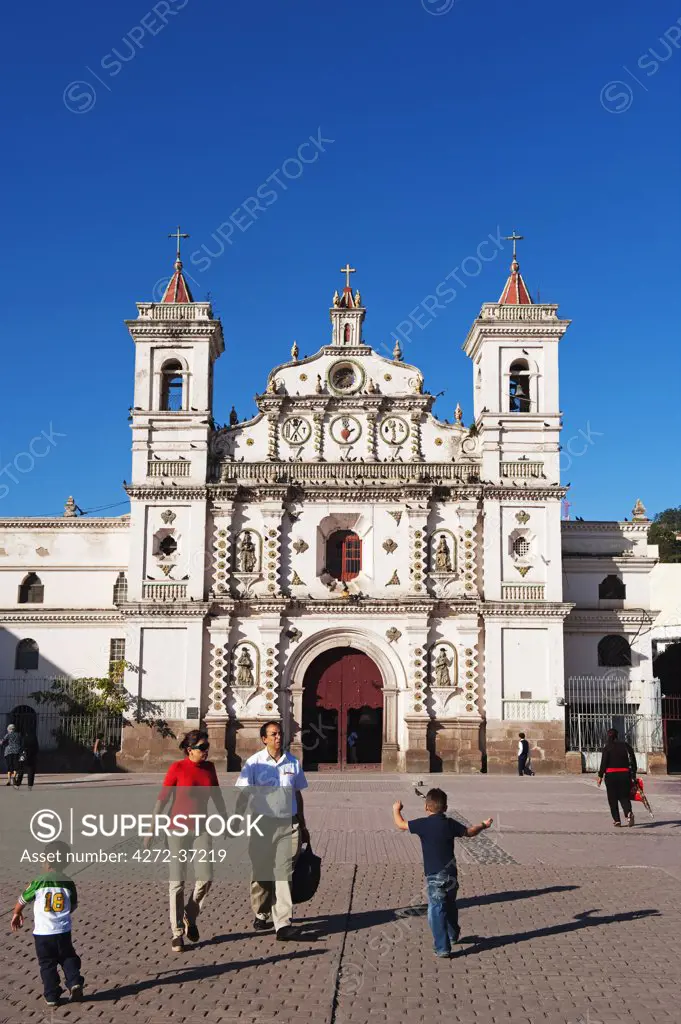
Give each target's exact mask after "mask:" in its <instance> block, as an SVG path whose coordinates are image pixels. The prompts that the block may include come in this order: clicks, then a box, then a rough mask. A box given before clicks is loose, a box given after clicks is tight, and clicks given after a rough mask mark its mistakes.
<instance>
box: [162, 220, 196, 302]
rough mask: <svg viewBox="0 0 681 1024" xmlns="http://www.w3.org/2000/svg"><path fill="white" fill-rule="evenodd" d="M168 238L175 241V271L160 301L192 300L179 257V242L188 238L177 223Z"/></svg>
mask: <svg viewBox="0 0 681 1024" xmlns="http://www.w3.org/2000/svg"><path fill="white" fill-rule="evenodd" d="M168 238H174V239H175V240H176V242H177V255H176V257H175V273H174V274H173V276H172V277H171V278H170V280H169V281H168V286H167V288H166V290H165V293H164V295H163V298H162V299H161V302H193V301H194V299H193V298H192V293H191V292H190V290H189V285H188V284H187V282H186V281H185V277H184V274H183V273H182V260H181V259H180V242H181V240H182V239H183V238H189V235H188V234H187V233H186V232H183V231H182V230H181V229H180V225H179V224H178V225H177V231H173V232H171V234H169V235H168Z"/></svg>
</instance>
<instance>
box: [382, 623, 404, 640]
mask: <svg viewBox="0 0 681 1024" xmlns="http://www.w3.org/2000/svg"><path fill="white" fill-rule="evenodd" d="M385 636H386V640H387V641H388V643H391V644H392V643H394V642H395V640H399V639H400V637H401V636H402V634H401V633H400V631H399V629H397V628H396V627H395V626H391V627H390V629H386V631H385Z"/></svg>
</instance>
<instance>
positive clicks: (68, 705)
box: [30, 661, 175, 750]
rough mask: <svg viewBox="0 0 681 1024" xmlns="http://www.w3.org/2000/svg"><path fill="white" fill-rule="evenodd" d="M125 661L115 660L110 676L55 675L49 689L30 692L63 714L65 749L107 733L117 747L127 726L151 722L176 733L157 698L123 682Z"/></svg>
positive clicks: (85, 745) (60, 735)
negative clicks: (151, 698)
mask: <svg viewBox="0 0 681 1024" xmlns="http://www.w3.org/2000/svg"><path fill="white" fill-rule="evenodd" d="M134 667H135V666H134V665H130V664H128V663H127V662H125V661H117V662H114V663H113V665H112V666H111V670H110V672H109V675H108V676H87V677H85V678H81V679H54V680H53V681H52V683H51V685H50V687H49V689H47V690H37V691H36V692H34V693H32V694H31V695H30V696H31V697H32V698H33V700H34V701H35V702H36V704H46V705H48V706H51V707H53V708H54V710H55V711H56V712H57V713H58V714H59V725H58V726H57V728H56V729H55V730H54V735H55V736H56V738H57V743H58V745H59V746H60V747H61V748H62V749H64V748H68V749H71V750H75V749H81V750H82V749H92V745H93V744H94V741H95V738H96V737H97V736H98V735H99V734H100V733H102V734H104V737H105V740H106V742H107V744H108V745H109V746H110V747H114V746H115V747H117V746H118V745H119V741H120V733H121V730H122V729H123V728H125V726H128V725H131V724H133V723H135V724H141V725H148V726H149V728H150V729H154V730H155V731H156V732H159V733H160V734H161V736H170V737H173V736H174V735H175V734H174V732H173V731H172V730H171V728H170V726H169V725H168V723H167V722H166V721H165V719H164V718H162V717H161V708H160V707H159V705H158V704H154V703H153V701H148V700H144V699H143V698H141V697H135V696H134V695H133V694H132V693H130V692H129V691H128V690H126V688H125V686H124V685H123V677H124V673H125V669H126V668H131V669H134Z"/></svg>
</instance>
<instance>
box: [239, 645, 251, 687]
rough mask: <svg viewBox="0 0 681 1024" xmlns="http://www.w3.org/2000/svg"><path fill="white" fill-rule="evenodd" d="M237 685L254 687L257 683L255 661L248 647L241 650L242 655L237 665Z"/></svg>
mask: <svg viewBox="0 0 681 1024" xmlns="http://www.w3.org/2000/svg"><path fill="white" fill-rule="evenodd" d="M236 665H237V668H236V685H237V686H254V685H255V681H254V679H253V659H252V658H251V656H250V654H249V653H248V647H242V648H241V654H240V655H239V660H238V661H237V663H236Z"/></svg>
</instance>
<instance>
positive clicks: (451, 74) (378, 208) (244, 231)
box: [0, 0, 681, 519]
mask: <svg viewBox="0 0 681 1024" xmlns="http://www.w3.org/2000/svg"><path fill="white" fill-rule="evenodd" d="M154 6H155V8H156V10H154ZM680 18H681V4H679V3H678V2H674V3H672V2H667V0H656V3H655V4H654V5H642V4H640V3H638V2H636V3H634V2H631V0H627V2H624V3H622V2H619V3H615V2H613V0H600V2H599V3H598V4H597V5H596V6H594V4H593V3H589V4H587V3H586V2H583V0H576V2H574V3H571V4H569V5H565V4H560V5H558V4H547V3H546V2H545V0H544V2H540V0H519V2H518V3H515V4H508V3H506V2H501V0H457V2H455V3H452V2H451V0H393V2H391V3H386V2H383V3H378V2H374V0H345V2H343V3H332V2H328V3H320V2H319V0H293V2H289V3H282V2H281V0H260V2H258V3H253V2H251V3H245V2H242V3H221V2H219V0H162V2H161V3H158V2H156V4H155V5H153V4H150V3H148V2H147V0H144V2H142V0H137V2H135V0H118V2H117V3H116V4H96V5H93V4H92V3H91V0H89V2H86V0H73V2H71V3H69V4H51V3H49V4H48V3H46V2H45V0H42V2H41V3H39V4H38V5H37V6H35V5H28V6H26V5H24V6H23V7H22V6H20V5H16V4H15V5H12V6H11V7H10V8H8V10H7V13H6V15H5V38H6V41H7V42H6V47H5V54H4V62H3V63H4V66H3V68H2V75H3V77H4V78H5V79H6V81H5V83H4V91H5V95H6V96H9V95H13V96H14V100H13V101H12V102H11V104H9V103H8V104H7V105H6V106H5V122H6V128H5V139H6V140H7V139H9V140H11V141H10V143H9V145H7V146H6V147H5V154H4V167H3V170H4V178H5V196H6V198H7V199H8V202H7V203H6V204H5V209H4V212H3V247H4V249H5V265H6V269H5V273H4V277H3V284H4V290H5V301H4V302H3V303H2V313H1V316H2V329H3V331H2V333H3V337H4V346H5V352H6V358H5V361H4V387H3V416H2V429H1V432H0V466H1V467H2V475H1V476H0V515H2V516H10V515H16V514H27V515H43V514H59V513H60V512H61V511H62V508H63V503H64V500H65V499H66V497H67V496H68V495H69V494H73V495H74V496H75V498H76V501H77V502H78V504H79V505H80V507H81V508H83V509H86V510H87V509H93V508H98V507H101V506H105V505H113V504H114V503H117V502H123V501H124V500H125V494H124V492H123V491H122V488H121V484H122V481H123V479H125V478H128V477H129V476H130V470H129V466H130V454H129V445H130V431H129V425H128V422H127V412H128V407H129V406H130V404H131V401H132V382H133V376H132V375H133V345H132V342H131V340H130V338H129V336H128V334H127V331H126V329H125V327H124V325H123V323H122V321H123V319H125V318H131V317H134V316H135V315H136V311H135V302H136V301H142V300H149V299H151V298H152V297H154V295H153V292H154V287H155V286H156V285H157V282H158V281H159V279H161V278H163V277H164V275H165V276H167V274H168V273H169V271H170V270H171V268H172V260H173V248H172V243H171V242H169V241H168V240H167V238H166V236H167V234H168V232H169V231H171V230H172V229H173V228H174V226H175V225H176V224H177V223H180V224H181V225H182V227H183V229H184V230H187V231H189V232H190V233H191V238H190V240H189V242H188V243H187V247H186V250H185V260H186V267H187V270H188V271H189V273H190V274H191V276H192V279H193V281H192V287H193V290H194V294H195V298H204V297H205V295H206V293H207V292H210V293H211V296H212V298H213V302H214V307H215V309H216V311H217V312H218V313H219V315H220V316H221V317H222V320H223V324H224V330H225V339H226V346H227V347H226V351H225V354H224V355H223V357H222V358H221V359H220V361H219V363H218V366H217V368H216V408H215V415H216V419H217V420H218V421H224V420H226V418H227V415H228V412H229V409H230V407H231V405H232V404H233V403H234V404H235V405H236V408H237V410H238V412H239V414H240V416H242V417H243V416H246V415H247V414H250V413H251V412H252V411H253V408H254V405H253V400H252V395H253V393H254V392H255V391H261V390H263V389H264V386H265V381H266V377H267V373H268V371H269V369H270V368H271V367H272V366H273V365H275V364H276V363H279V362H283V361H285V360H286V359H287V358H288V353H289V350H290V347H291V343H292V341H293V340H294V339H297V341H298V344H299V346H300V350H301V353H302V354H310V353H312V352H313V351H316V350H317V349H318V348H319V347H320V346H321V345H322V344H325V343H326V341H327V339H328V336H329V323H328V307H329V304H330V299H331V296H332V293H333V290H334V289H335V288H336V287H338V286H339V285H340V284H341V281H342V278H341V275H340V274H339V273H338V268H339V267H340V266H341V265H343V264H344V263H345V262H346V260H350V261H351V263H352V265H353V266H355V267H357V268H358V273H357V274H356V275H355V280H354V282H353V283H354V284H356V285H357V286H359V288H360V289H361V292H362V295H363V298H364V301H365V303H366V305H367V308H368V313H367V320H366V324H365V338H366V340H367V341H368V342H369V343H370V344H372V345H374V347H376V348H378V349H379V350H380V348H381V346H382V345H384V344H385V345H389V347H390V348H392V344H393V335H394V334H395V333H396V331H398V330H402V331H404V328H399V327H398V325H400V324H402V323H403V322H404V321H405V320H407V319H408V317H409V314H410V312H412V311H413V310H415V309H416V307H418V306H419V304H420V303H421V302H422V300H423V299H424V297H425V296H427V295H429V294H432V293H433V291H434V289H435V287H436V286H437V285H438V283H440V282H441V281H443V279H444V278H445V277H446V275H447V274H449V273H450V272H451V271H454V270H455V268H457V267H459V268H460V267H462V266H463V267H464V268H465V269H466V271H467V273H464V272H463V271H461V270H459V271H458V274H457V276H458V277H459V278H460V280H461V282H462V285H461V286H460V287H457V295H456V298H455V299H454V300H453V301H451V302H449V304H448V305H447V306H446V308H445V309H443V310H439V311H436V315H435V316H433V317H432V318H431V322H430V323H426V320H427V317H426V316H424V315H422V312H419V313H417V316H416V319H418V320H419V321H420V324H421V325H422V326H418V325H414V324H413V320H412V328H413V329H412V333H411V336H410V340H409V342H408V343H406V344H405V345H404V350H405V359H407V360H408V361H410V362H413V363H416V364H417V365H419V366H420V367H421V368H422V370H423V372H424V375H425V379H426V387H427V388H428V389H429V390H431V391H433V392H438V391H441V390H442V389H446V393H445V394H444V395H443V396H442V397H441V398H439V399H438V402H437V405H436V411H437V412H438V413H439V414H440V415H441V416H443V417H446V418H451V417H452V410H453V408H454V406H455V405H456V403H457V401H458V402H460V403H461V405H462V407H463V410H464V418H465V421H466V422H470V420H471V418H472V379H471V377H472V375H471V369H470V365H469V363H468V360H467V359H466V357H465V356H464V354H463V352H462V351H461V344H462V342H463V340H464V338H465V336H466V332H467V330H468V327H469V325H470V323H471V321H472V320H473V319H474V318H475V316H476V315H477V313H478V310H479V308H480V304H481V303H482V302H486V301H496V299H497V298H498V297H499V294H500V292H501V289H502V287H503V284H504V280H505V278H506V275H507V269H508V263H509V260H510V247H509V246H508V244H507V243H505V247H504V248H503V249H501V250H496V251H497V253H498V255H497V258H496V259H494V260H490V261H489V262H487V263H484V264H483V265H482V268H481V269H480V270H479V272H478V270H477V266H476V262H475V260H474V259H472V257H475V253H476V250H477V247H478V246H479V244H480V243H481V241H482V240H483V239H485V238H487V237H488V236H489V235H490V234H491V235H493V236H494V235H497V234H498V233H499V231H500V232H501V234H503V235H505V234H509V233H510V232H511V230H512V229H513V228H515V229H516V230H517V231H520V232H521V233H522V234H523V235H524V236H525V241H523V242H521V243H520V249H519V251H520V261H521V268H522V271H523V274H524V276H525V279H526V281H527V283H528V286H529V287H530V290H531V291H532V293H533V295H534V296H535V297H536V294H537V291H539V292H540V295H541V299H542V301H546V302H557V303H559V305H560V313H561V315H563V316H565V317H568V318H570V319H571V320H572V321H573V323H572V327H571V328H570V330H569V331H568V333H567V335H566V337H565V338H564V340H563V342H562V343H561V406H562V409H563V412H564V416H565V427H564V434H563V442H564V444H565V445H566V451H565V454H564V470H565V471H564V475H563V480H564V482H565V483H568V482H569V483H571V485H572V486H571V491H570V499H571V501H572V503H573V505H572V513H573V515H581V516H584V517H585V518H587V519H589V518H596V519H607V518H622V517H624V516H630V514H631V511H630V510H631V508H632V505H633V503H634V500H635V499H636V498H637V497H641V498H642V499H643V500H644V502H645V504H646V505H647V507H648V510H649V512H650V513H652V512H655V511H658V510H661V509H663V508H665V507H667V506H669V505H676V504H678V503H679V500H680V498H679V487H678V482H679V475H680V474H679V470H680V468H681V467H680V460H679V434H680V431H679V426H680V424H679V407H680V405H681V402H680V400H679V392H680V389H679V369H680V365H679V363H680V360H679V338H680V332H679V326H678V313H677V310H676V305H677V296H678V290H679V278H680V270H681V267H680V262H681V261H680V259H679V246H678V239H679V237H680V230H679V229H680V227H681V223H680V222H681V218H680V216H679V213H680V210H679V206H680V199H679V182H680V180H681V178H680V166H679V165H680V152H679V151H680V135H679V111H680V107H681V87H680V86H681V21H680V20H679V19H680ZM665 33H667V36H666V38H665ZM310 136H312V137H313V138H317V139H318V140H319V139H320V137H321V140H322V141H321V142H319V141H318V145H317V148H315V147H314V146H313V145H310V146H308V147H307V148H306V149H304V150H303V151H302V152H303V153H304V154H305V156H306V158H307V159H309V160H310V161H312V157H313V156H314V155H315V154H316V157H317V158H316V159H315V160H314V161H313V162H310V163H308V164H304V165H298V164H297V163H296V160H297V154H298V152H299V147H300V146H301V145H302V144H303V143H304V142H305V141H306V140H308V141H309V139H310ZM323 140H326V141H323ZM286 161H293V162H289V163H286ZM299 166H302V171H300V172H299V169H298V168H299ZM268 179H269V182H268ZM259 189H260V192H258V190H259ZM272 194H274V196H275V198H274V199H273V198H272ZM256 195H259V196H260V198H261V200H262V203H261V207H262V208H261V210H259V211H258V210H257V209H253V205H254V204H252V212H251V214H250V215H249V214H248V211H247V210H246V211H245V210H244V206H243V203H244V200H246V199H248V197H253V196H256ZM230 217H232V218H233V219H232V221H231V222H230ZM225 222H227V223H228V224H230V223H231V234H229V232H230V228H229V227H227V228H223V229H222V230H223V234H228V235H229V243H225V244H224V250H225V251H224V253H223V254H222V255H221V256H216V257H215V258H211V259H208V260H207V259H206V258H205V250H204V249H203V248H202V247H203V246H204V245H206V246H207V247H208V249H209V250H210V251H211V252H214V253H217V252H218V249H219V247H218V246H217V245H216V242H215V241H214V239H213V238H212V236H213V235H214V233H215V232H217V230H218V228H219V227H220V225H223V224H225ZM488 251H489V250H488ZM192 254H194V255H193V258H192ZM207 263H208V266H206V264H207ZM156 297H157V296H156ZM46 435H47V437H48V438H49V440H45V436H46ZM36 437H37V438H42V440H40V441H35V440H34V438H36ZM585 437H586V438H587V439H588V440H585ZM568 447H569V448H570V451H572V452H573V453H574V454H573V455H569V454H568ZM31 453H33V454H31ZM40 453H44V454H40ZM577 453H580V454H577ZM123 511H125V507H124V506H121V507H119V508H112V509H111V510H110V514H120V513H122V512H123ZM107 514H109V513H107Z"/></svg>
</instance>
